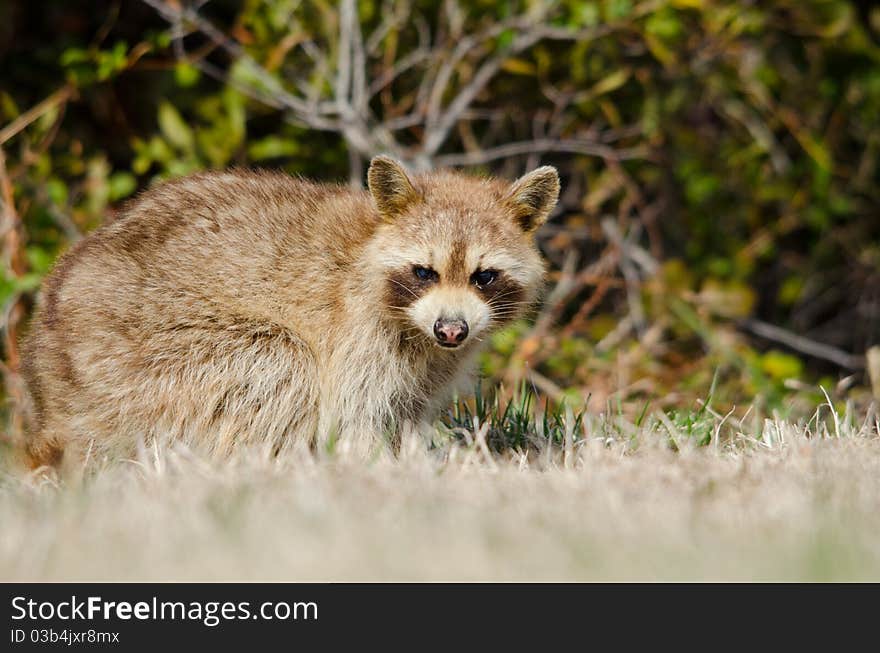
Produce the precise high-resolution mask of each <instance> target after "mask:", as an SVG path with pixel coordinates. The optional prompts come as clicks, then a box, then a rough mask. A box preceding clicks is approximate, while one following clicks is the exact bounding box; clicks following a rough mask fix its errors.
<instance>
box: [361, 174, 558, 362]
mask: <svg viewBox="0 0 880 653" xmlns="http://www.w3.org/2000/svg"><path fill="white" fill-rule="evenodd" d="M369 185H370V192H371V194H372V196H373V200H374V202H375V204H376V207H377V209H378V210H379V213H380V215H381V216H382V218H383V224H382V226H381V227H380V228H379V232H378V234H377V236H376V238H375V239H374V242H373V251H372V252H371V255H370V257H371V259H372V260H373V262H374V264H375V265H377V266H378V272H379V274H380V276H381V278H382V283H383V285H384V288H383V295H384V299H385V302H384V303H385V308H386V310H387V312H388V315H389V317H391V318H392V319H393V320H394V321H395V322H396V323H398V324H399V325H400V326H401V331H402V337H403V338H404V339H406V340H418V341H421V342H423V343H424V342H429V343H431V344H433V345H435V346H437V347H439V348H441V349H446V350H461V349H466V348H469V346H470V345H472V344H474V343H477V342H480V341H482V340H484V339H485V337H486V335H488V333H490V332H491V331H492V330H494V329H496V328H497V327H499V326H501V325H503V324H505V323H507V322H509V321H510V320H512V319H514V318H516V317H517V316H519V315H521V314H522V313H523V312H524V311H525V310H526V309H527V308H528V306H529V305H530V304H531V303H532V302H533V301H534V299H535V295H536V293H537V291H538V289H539V287H540V285H541V282H542V279H543V274H544V266H543V263H542V262H541V258H540V255H539V253H538V251H537V249H536V247H535V245H534V242H533V233H534V230H535V229H536V228H537V227H538V226H540V225H541V224H542V223H543V222H544V221H545V220H546V218H547V216H548V215H549V213H550V211H551V210H552V209H553V206H554V205H555V204H556V200H557V197H558V195H559V179H558V176H557V174H556V170H555V169H553V168H550V167H544V168H539V169H537V170H535V171H533V172H531V173H529V174H527V175H526V176H524V177H522V178H521V179H519V180H518V181H516V182H514V183H513V184H512V185H509V186H507V185H505V184H502V183H500V182H497V181H489V180H480V179H474V178H470V177H465V176H462V175H458V174H454V173H448V172H445V173H435V174H432V175H427V176H425V177H419V178H415V179H411V178H410V177H409V176H408V175H407V174H406V172H405V171H404V170H403V168H402V167H401V166H400V165H399V164H397V163H396V162H394V161H393V160H391V159H388V158H386V157H376V158H375V159H373V161H372V163H371V165H370V171H369Z"/></svg>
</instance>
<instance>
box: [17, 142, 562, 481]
mask: <svg viewBox="0 0 880 653" xmlns="http://www.w3.org/2000/svg"><path fill="white" fill-rule="evenodd" d="M543 170H544V171H545V172H544V173H543V174H541V175H539V176H538V186H540V188H538V189H537V190H535V189H534V188H533V189H532V190H535V192H537V193H538V195H540V196H541V197H540V198H539V199H538V200H536V195H535V192H527V191H524V190H523V187H522V185H523V183H524V182H523V180H520V182H517V183H518V184H519V185H518V186H513V187H511V186H509V185H507V184H505V183H502V182H500V181H495V180H480V179H475V178H469V177H465V176H462V175H459V174H455V173H451V172H438V173H433V174H429V175H425V176H420V177H409V176H408V175H407V173H406V172H405V171H404V170H403V169H402V168H401V167H400V166H399V165H398V164H396V163H395V162H393V161H391V160H390V159H387V158H385V157H377V159H375V160H374V162H373V164H372V166H371V170H370V176H369V178H370V188H371V192H372V196H371V195H370V194H369V193H367V192H363V191H354V190H349V189H347V188H342V187H337V186H327V185H318V184H313V183H309V182H306V181H302V180H298V179H294V178H291V177H288V176H286V175H282V174H277V173H270V172H246V171H232V172H222V173H205V174H199V175H195V176H192V177H188V178H184V179H180V180H176V181H172V182H168V183H164V184H160V185H158V186H157V187H155V188H153V189H152V190H149V191H147V192H146V193H144V194H143V195H142V196H141V197H140V198H139V199H137V200H136V201H135V202H134V203H133V204H132V205H131V206H130V208H128V209H127V211H125V212H124V215H123V216H122V217H120V218H119V219H117V220H116V221H114V222H112V223H110V224H108V225H106V226H104V227H102V228H100V229H98V230H97V231H96V232H94V233H93V234H91V235H90V236H89V237H88V238H86V239H84V240H83V241H82V242H80V243H78V244H77V245H76V246H74V247H73V248H72V249H71V250H70V251H69V252H68V253H67V254H66V255H65V256H64V257H62V259H61V260H60V261H59V263H58V264H57V265H56V267H55V270H54V271H53V272H52V274H51V275H50V276H49V278H48V279H47V280H46V282H45V285H44V287H43V293H42V297H41V302H40V306H39V308H38V311H37V314H36V317H35V319H34V322H33V325H34V326H33V328H32V330H31V331H32V335H31V336H30V338H29V340H28V342H27V343H26V355H25V358H26V360H25V367H26V369H25V375H26V378H27V381H28V387H29V389H30V393H31V396H32V399H33V403H34V407H35V415H36V417H35V424H34V425H33V427H32V429H31V432H30V435H29V443H28V450H29V453H30V455H31V457H32V459H33V462H34V464H45V463H48V464H55V465H57V464H59V463H60V462H61V461H62V459H64V460H66V461H81V460H82V459H83V457H84V456H85V455H86V454H87V452H90V455H91V457H93V458H95V459H101V458H103V457H105V456H110V457H117V456H125V455H130V454H131V453H132V452H134V451H135V450H136V448H137V447H138V446H139V445H140V444H149V443H151V442H153V441H157V440H158V441H184V442H188V443H192V444H195V445H199V446H201V447H205V448H207V449H208V450H211V451H214V452H217V453H221V454H223V453H226V452H229V451H230V450H231V449H232V448H233V446H234V445H236V444H237V443H248V442H261V443H267V444H270V445H271V446H273V447H275V448H277V449H280V448H282V447H284V446H287V445H289V444H290V443H293V442H297V441H300V442H301V441H308V442H310V443H314V442H315V441H316V438H318V439H319V440H320V439H323V438H327V437H331V436H332V437H337V438H338V439H339V442H340V444H342V445H345V446H352V447H357V446H363V447H366V448H369V447H372V446H375V445H376V443H377V441H381V439H382V438H383V437H385V436H386V435H388V434H390V435H391V436H392V437H394V436H396V435H397V434H399V433H400V432H401V429H403V428H406V427H407V425H410V426H416V425H418V424H420V423H423V422H424V421H425V420H428V419H431V418H432V411H436V410H437V408H438V407H439V406H440V405H441V404H442V403H443V402H444V401H446V399H447V397H448V396H449V393H450V392H451V390H452V389H453V388H454V387H455V383H456V382H459V381H460V380H461V378H462V375H463V373H465V372H466V371H467V368H468V363H469V361H471V360H472V359H473V357H474V353H475V352H476V351H477V349H478V347H479V345H480V342H481V341H484V340H485V337H486V335H488V333H489V332H490V331H491V330H492V329H495V328H497V327H498V326H499V325H501V324H503V323H505V322H507V321H509V320H510V319H512V318H514V317H516V316H517V315H519V314H521V313H522V312H523V310H525V308H526V307H527V306H528V304H529V303H530V302H532V301H533V300H534V298H535V294H536V291H537V289H538V288H539V285H540V283H541V279H542V275H543V265H542V263H541V260H540V258H539V255H538V253H537V250H536V249H535V247H534V244H533V243H532V239H531V236H530V232H531V231H532V230H533V229H534V227H536V226H537V225H538V224H539V223H540V222H542V221H543V220H544V219H546V217H547V214H548V213H549V211H550V209H552V206H553V203H555V200H556V193H558V181H557V182H556V186H555V190H554V188H553V186H552V183H551V184H549V186H548V181H547V175H548V173H547V171H546V169H543ZM552 177H553V178H554V179H555V177H556V175H555V171H553V174H552ZM523 179H524V180H526V179H527V178H523ZM525 186H526V187H527V189H528V188H529V187H530V186H529V184H528V182H527V181H526V182H525ZM548 188H549V190H548ZM523 197H525V198H526V204H527V206H526V205H525V204H523V202H520V203H519V204H518V203H517V202H518V201H519V200H518V199H517V198H523ZM525 224H528V228H527V229H524V225H525ZM416 265H428V266H431V268H432V269H433V270H436V272H437V274H438V280H437V281H436V283H432V284H428V286H425V285H424V283H423V282H421V281H419V280H418V279H416V278H415V277H414V276H408V275H412V274H413V269H414V268H413V266H416ZM487 266H492V267H493V268H494V269H497V270H499V272H500V274H499V278H498V281H497V282H496V284H497V285H495V284H493V285H492V286H489V287H487V288H485V289H480V288H477V287H476V286H475V285H474V282H473V280H472V278H471V275H472V274H473V273H474V271H475V270H477V269H478V268H480V267H483V268H485V267H487ZM418 284H422V285H421V286H419V285H418ZM407 286H411V287H409V288H406V292H404V289H403V287H407ZM502 291H503V292H502ZM407 293H408V294H407ZM438 311H439V312H443V311H447V312H449V311H453V312H456V315H459V314H460V315H464V314H465V313H467V314H468V315H472V316H474V317H473V318H472V319H474V320H482V321H483V322H484V323H481V324H479V325H477V324H476V322H475V324H474V328H475V331H474V332H473V333H472V337H469V338H468V340H467V341H465V342H464V343H463V344H462V346H460V347H458V348H457V349H455V350H448V349H444V348H442V347H440V346H438V344H437V342H435V341H434V339H433V338H432V335H431V333H430V324H429V323H432V322H431V321H432V320H434V319H436V318H435V316H434V313H435V312H438ZM420 320H421V321H420Z"/></svg>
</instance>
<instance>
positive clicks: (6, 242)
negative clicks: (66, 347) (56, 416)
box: [0, 148, 27, 438]
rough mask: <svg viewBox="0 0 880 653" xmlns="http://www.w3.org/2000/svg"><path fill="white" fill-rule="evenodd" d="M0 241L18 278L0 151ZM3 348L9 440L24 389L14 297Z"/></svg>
mask: <svg viewBox="0 0 880 653" xmlns="http://www.w3.org/2000/svg"><path fill="white" fill-rule="evenodd" d="M0 203H2V205H0V240H2V247H3V259H4V263H5V264H6V266H7V267H8V271H9V274H10V275H11V276H12V277H13V278H18V277H21V276H22V275H23V274H25V272H27V266H26V264H25V260H24V256H23V255H22V237H21V218H20V217H19V215H18V212H17V211H16V210H15V202H14V195H13V190H12V182H11V181H10V179H9V175H8V174H7V171H6V155H5V154H4V152H3V148H0ZM3 309H4V310H3V317H4V319H3V323H2V324H0V328H2V331H3V347H4V356H5V360H4V361H3V364H2V368H0V369H2V374H3V381H4V384H5V386H6V391H7V392H8V394H9V397H10V398H11V399H12V406H13V408H12V412H11V415H10V431H11V434H12V436H13V438H15V437H17V436H18V435H19V434H20V433H21V432H22V425H23V420H24V412H23V411H24V410H25V405H24V400H25V394H24V388H23V386H22V383H21V377H20V375H19V373H18V371H19V367H20V365H21V358H20V355H19V351H18V331H17V327H18V323H19V321H20V320H21V319H22V318H23V317H24V312H25V310H24V306H23V304H22V301H21V297H20V296H19V295H15V296H13V297H12V299H11V300H10V303H9V304H8V305H7V306H5V307H3Z"/></svg>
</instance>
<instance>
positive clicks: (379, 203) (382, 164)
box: [367, 156, 419, 220]
mask: <svg viewBox="0 0 880 653" xmlns="http://www.w3.org/2000/svg"><path fill="white" fill-rule="evenodd" d="M367 185H368V186H369V188H370V195H372V196H373V202H374V203H375V204H376V208H377V209H378V210H379V213H380V214H382V217H383V218H385V219H386V220H393V219H394V218H396V217H397V216H398V215H400V214H401V213H403V212H404V211H406V209H407V208H409V207H410V206H411V205H412V204H414V203H415V202H417V201H418V200H419V193H418V191H416V189H415V186H413V183H412V181H410V178H409V176H408V175H407V174H406V170H404V169H403V166H402V165H400V164H399V163H398V162H397V161H395V160H394V159H392V158H390V157H387V156H376V157H373V160H372V161H370V169H369V171H368V172H367Z"/></svg>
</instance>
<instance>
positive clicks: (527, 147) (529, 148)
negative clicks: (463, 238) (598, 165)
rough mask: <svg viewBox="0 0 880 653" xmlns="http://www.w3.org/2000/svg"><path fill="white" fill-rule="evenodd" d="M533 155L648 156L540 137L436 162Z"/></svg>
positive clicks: (637, 150) (473, 162)
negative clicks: (555, 153)
mask: <svg viewBox="0 0 880 653" xmlns="http://www.w3.org/2000/svg"><path fill="white" fill-rule="evenodd" d="M533 152H568V153H571V154H585V155H588V156H596V157H600V158H602V159H606V160H611V161H626V160H630V159H641V158H646V157H647V151H646V150H645V149H644V148H641V147H633V148H629V149H625V150H615V149H614V148H611V147H608V146H607V145H604V144H602V143H597V142H596V141H588V140H580V139H562V140H556V139H554V138H539V139H535V140H531V141H518V142H515V143H507V144H505V145H499V146H497V147H490V148H486V149H484V150H478V151H474V152H463V153H460V154H459V153H456V154H441V155H438V156H436V157H434V161H435V162H436V164H437V165H439V166H473V165H482V164H484V163H489V162H490V161H497V160H498V159H506V158H508V157H512V156H517V155H522V154H531V153H533Z"/></svg>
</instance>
